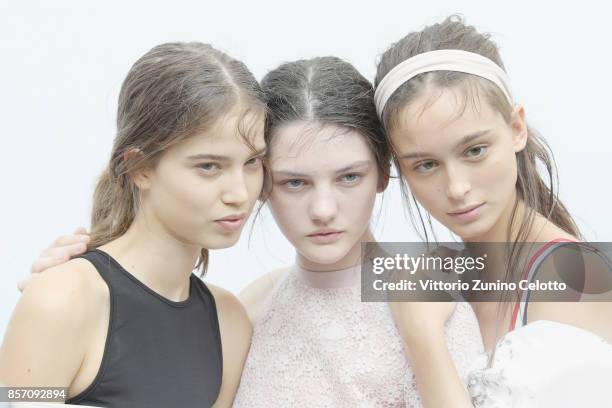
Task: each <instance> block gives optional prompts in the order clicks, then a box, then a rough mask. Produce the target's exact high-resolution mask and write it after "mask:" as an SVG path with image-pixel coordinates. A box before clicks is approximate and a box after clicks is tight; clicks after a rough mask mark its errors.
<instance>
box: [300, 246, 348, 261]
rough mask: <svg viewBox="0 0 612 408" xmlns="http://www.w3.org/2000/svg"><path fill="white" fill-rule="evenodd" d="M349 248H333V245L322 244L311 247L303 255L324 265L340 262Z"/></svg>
mask: <svg viewBox="0 0 612 408" xmlns="http://www.w3.org/2000/svg"><path fill="white" fill-rule="evenodd" d="M347 254H348V250H345V249H343V248H333V247H332V246H331V245H327V246H325V245H321V246H316V247H314V248H313V247H311V248H309V249H308V250H307V251H306V252H304V253H303V254H302V255H303V256H304V257H306V258H308V259H309V260H310V261H311V262H315V263H318V264H322V265H331V264H335V263H337V262H340V261H341V260H342V259H343V258H344V257H345V256H346V255H347Z"/></svg>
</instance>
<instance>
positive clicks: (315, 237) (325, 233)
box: [308, 228, 344, 245]
mask: <svg viewBox="0 0 612 408" xmlns="http://www.w3.org/2000/svg"><path fill="white" fill-rule="evenodd" d="M342 234H344V231H341V230H337V229H332V228H321V229H319V230H317V231H315V232H314V233H312V234H308V238H310V240H311V241H312V242H314V243H315V244H320V245H322V244H333V243H334V242H336V241H338V240H339V239H340V238H341V237H342Z"/></svg>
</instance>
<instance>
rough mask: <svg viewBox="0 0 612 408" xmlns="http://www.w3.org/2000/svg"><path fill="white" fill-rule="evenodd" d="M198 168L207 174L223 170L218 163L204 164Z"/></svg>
mask: <svg viewBox="0 0 612 408" xmlns="http://www.w3.org/2000/svg"><path fill="white" fill-rule="evenodd" d="M197 167H198V168H199V169H200V170H202V172H203V173H206V174H213V173H215V172H217V171H218V170H220V169H221V166H219V165H218V164H217V163H202V164H198V166H197Z"/></svg>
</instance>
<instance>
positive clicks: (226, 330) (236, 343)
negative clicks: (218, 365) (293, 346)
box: [208, 284, 252, 408]
mask: <svg viewBox="0 0 612 408" xmlns="http://www.w3.org/2000/svg"><path fill="white" fill-rule="evenodd" d="M208 287H209V289H210V291H211V292H212V294H213V296H214V297H215V302H216V304H217V314H218V316H219V330H220V332H221V344H222V348H223V377H222V379H221V390H220V391H219V397H218V398H217V401H216V402H215V404H214V407H215V408H225V407H231V405H232V402H233V401H234V396H235V395H236V391H237V390H238V385H239V384H240V378H241V376H242V367H243V366H244V362H245V360H246V357H247V354H248V352H249V348H250V346H251V334H252V327H251V322H250V320H249V317H248V315H247V313H246V311H245V310H244V307H243V306H242V304H241V303H240V301H239V300H238V299H237V298H236V297H235V296H234V295H232V294H231V293H230V292H228V291H226V290H224V289H221V288H219V287H216V286H213V285H210V284H209V285H208Z"/></svg>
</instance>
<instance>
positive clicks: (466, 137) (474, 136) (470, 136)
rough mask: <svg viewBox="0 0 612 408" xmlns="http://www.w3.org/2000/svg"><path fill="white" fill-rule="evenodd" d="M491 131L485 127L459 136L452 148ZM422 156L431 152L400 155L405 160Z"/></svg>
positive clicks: (429, 154)
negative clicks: (457, 141)
mask: <svg viewBox="0 0 612 408" xmlns="http://www.w3.org/2000/svg"><path fill="white" fill-rule="evenodd" d="M490 131H491V129H485V130H479V131H477V132H474V133H470V134H469V135H466V136H463V137H462V138H461V140H460V141H459V143H457V144H456V145H455V147H454V149H456V148H457V147H459V146H462V145H465V144H468V143H469V142H471V141H472V140H474V139H477V138H479V137H481V136H484V135H486V134H487V133H489V132H490ZM423 156H433V154H431V153H427V152H413V153H406V154H403V155H401V156H400V159H402V160H405V159H417V158H420V157H423Z"/></svg>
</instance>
